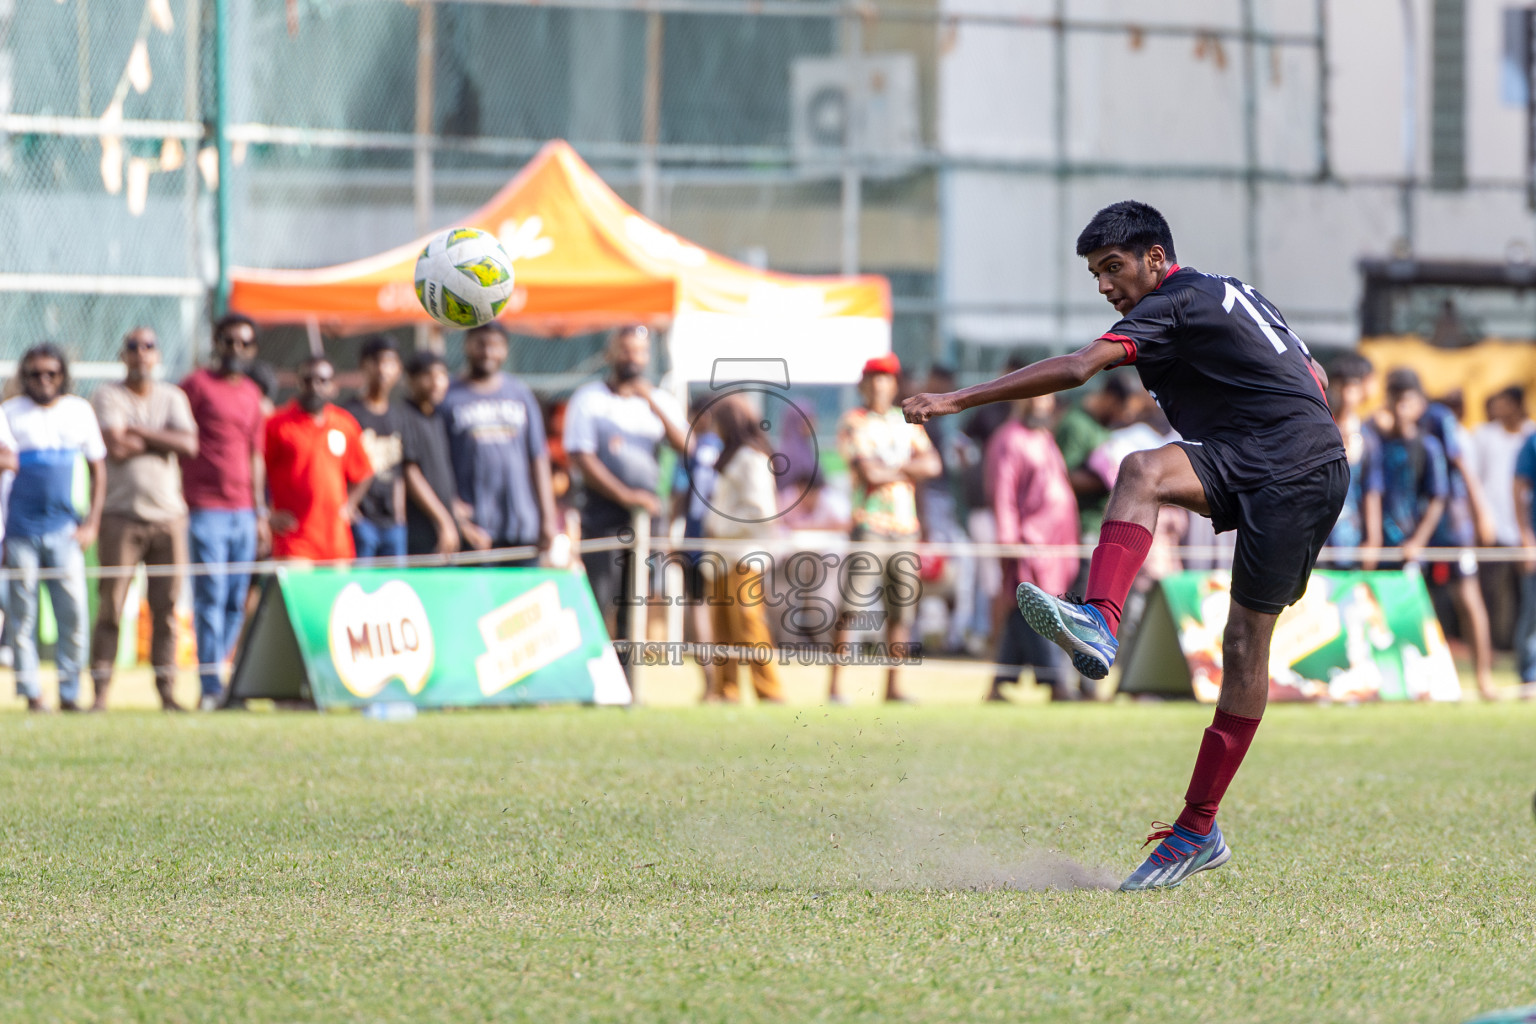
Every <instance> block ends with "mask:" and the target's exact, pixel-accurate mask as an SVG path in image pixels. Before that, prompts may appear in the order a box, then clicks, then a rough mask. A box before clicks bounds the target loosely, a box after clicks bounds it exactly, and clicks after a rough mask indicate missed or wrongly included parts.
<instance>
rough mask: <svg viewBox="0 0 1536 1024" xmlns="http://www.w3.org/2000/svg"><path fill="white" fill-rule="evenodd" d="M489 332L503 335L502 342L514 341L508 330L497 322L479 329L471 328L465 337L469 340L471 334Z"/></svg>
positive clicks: (493, 321) (486, 324) (481, 326)
mask: <svg viewBox="0 0 1536 1024" xmlns="http://www.w3.org/2000/svg"><path fill="white" fill-rule="evenodd" d="M487 332H489V333H491V334H499V335H501V340H502V341H511V340H512V335H510V334H508V333H507V329H506V328H505V327H503V326H501V324H499V323H497V322H496V321H495V320H492V321H491V322H490V323H485V324H481V325H480V326H479V327H471V328H470V329H469V330H467V331H465V332H464V337H466V338H467V337H469V336H470V335H471V334H485V333H487Z"/></svg>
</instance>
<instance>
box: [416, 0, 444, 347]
mask: <svg viewBox="0 0 1536 1024" xmlns="http://www.w3.org/2000/svg"><path fill="white" fill-rule="evenodd" d="M436 56H437V5H436V4H434V3H423V4H421V5H420V6H418V7H417V8H416V148H415V160H414V162H413V164H412V168H411V197H412V199H413V201H414V203H413V205H414V213H415V220H416V234H417V235H424V234H426V233H427V232H428V231H431V230H432V218H433V213H432V191H433V185H432V142H431V136H432V106H433V88H432V86H433V79H434V76H435V74H436V65H435V63H434V61H435V58H436ZM415 344H416V351H418V352H423V351H433V352H441V351H442V350H443V335H442V332H441V331H438V330H434V329H433V328H432V326H431V325H429V324H417V325H416V331H415Z"/></svg>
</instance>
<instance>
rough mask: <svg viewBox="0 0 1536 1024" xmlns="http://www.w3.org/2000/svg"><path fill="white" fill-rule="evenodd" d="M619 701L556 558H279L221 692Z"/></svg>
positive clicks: (604, 641)
mask: <svg viewBox="0 0 1536 1024" xmlns="http://www.w3.org/2000/svg"><path fill="white" fill-rule="evenodd" d="M252 697H264V698H271V699H275V700H295V701H313V702H314V703H315V704H316V705H318V706H319V707H322V708H324V707H331V706H336V705H343V706H344V705H353V706H360V705H366V704H371V703H375V702H380V701H406V702H409V703H412V704H415V705H417V706H419V707H429V708H440V707H468V706H474V705H487V704H550V703H588V704H628V703H629V701H630V691H629V685H628V683H627V682H626V681H625V679H624V672H623V669H622V668H621V667H620V666H619V661H618V658H617V657H615V656H614V653H613V645H612V644H611V643H609V641H608V631H607V630H606V629H605V628H604V626H603V620H602V616H601V615H599V614H598V611H597V602H596V601H595V600H594V599H593V597H592V589H591V587H589V586H588V585H587V578H586V577H585V576H584V575H582V574H580V573H574V572H570V571H569V570H562V569H503V568H497V569H481V568H442V569H360V570H356V571H348V570H333V569H308V570H306V569H298V568H289V569H279V570H277V572H276V573H275V574H274V575H273V576H272V578H270V579H269V580H268V581H267V584H266V587H265V589H264V590H263V592H262V596H261V604H260V605H259V606H258V607H257V610H256V615H255V617H254V618H253V619H252V621H251V623H250V626H249V628H248V629H247V631H246V637H245V643H244V645H243V646H242V650H241V654H240V659H239V662H238V663H237V664H236V666H235V674H234V678H233V679H232V680H231V681H230V686H229V700H230V701H232V702H233V701H240V700H245V699H249V698H252Z"/></svg>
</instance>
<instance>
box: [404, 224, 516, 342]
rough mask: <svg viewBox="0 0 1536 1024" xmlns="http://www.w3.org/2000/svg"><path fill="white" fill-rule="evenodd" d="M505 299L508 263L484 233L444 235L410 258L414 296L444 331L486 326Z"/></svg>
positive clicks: (465, 230)
mask: <svg viewBox="0 0 1536 1024" xmlns="http://www.w3.org/2000/svg"><path fill="white" fill-rule="evenodd" d="M511 297H512V261H511V260H510V259H508V258H507V252H506V250H505V249H503V248H502V247H501V243H500V242H498V241H497V240H496V236H495V235H493V234H491V233H490V232H488V231H478V230H476V229H475V228H453V229H451V230H449V231H444V232H443V233H442V234H440V235H438V236H437V237H435V238H433V239H432V241H430V242H428V243H427V247H426V248H425V249H423V250H421V255H420V256H418V257H417V258H416V298H417V299H419V300H420V301H421V308H422V309H425V310H426V311H427V315H428V316H430V317H431V318H432V319H433V320H436V321H437V322H438V323H440V324H442V325H443V326H444V327H457V328H460V329H468V328H471V327H479V326H480V325H481V324H488V323H490V322H491V321H492V320H494V319H496V317H497V316H499V315H500V314H501V311H502V309H504V308H505V307H506V305H507V300H508V299H510V298H511Z"/></svg>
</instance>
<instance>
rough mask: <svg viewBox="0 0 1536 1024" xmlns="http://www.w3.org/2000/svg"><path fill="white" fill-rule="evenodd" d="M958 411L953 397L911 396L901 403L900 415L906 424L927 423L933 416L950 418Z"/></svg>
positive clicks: (957, 405) (957, 403)
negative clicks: (905, 419)
mask: <svg viewBox="0 0 1536 1024" xmlns="http://www.w3.org/2000/svg"><path fill="white" fill-rule="evenodd" d="M959 411H960V403H959V402H957V401H955V397H954V395H931V394H921V395H913V396H912V397H911V398H909V399H907V400H906V401H905V402H902V403H901V413H902V415H903V416H905V417H906V418H907V422H908V423H927V422H928V421H929V420H931V419H933V417H935V416H951V415H953V414H955V413H957V412H959Z"/></svg>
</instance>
